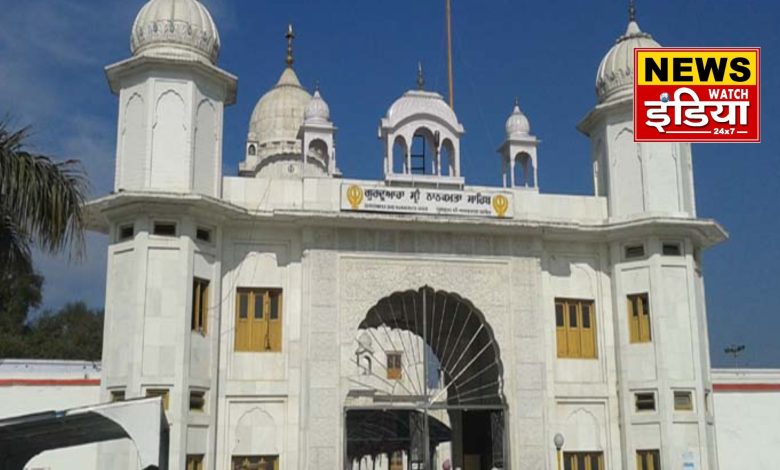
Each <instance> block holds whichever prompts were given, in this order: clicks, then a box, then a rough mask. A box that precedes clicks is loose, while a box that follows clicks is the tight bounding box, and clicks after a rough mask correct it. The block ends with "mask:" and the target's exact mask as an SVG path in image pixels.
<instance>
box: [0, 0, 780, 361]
mask: <svg viewBox="0 0 780 470" xmlns="http://www.w3.org/2000/svg"><path fill="white" fill-rule="evenodd" d="M205 3H206V4H207V5H208V6H209V8H210V9H211V11H212V12H213V14H214V17H215V19H216V21H217V23H218V26H219V28H220V32H221V35H222V43H223V47H222V55H221V58H220V66H221V67H223V68H224V69H226V70H228V71H230V72H232V73H234V74H236V75H237V76H238V77H239V95H238V103H237V104H236V105H235V106H233V107H231V108H228V110H227V113H226V116H225V146H224V161H225V172H226V174H235V172H236V168H237V163H238V161H239V159H240V156H241V155H242V152H243V146H244V139H245V137H246V132H247V125H248V121H249V116H250V114H251V112H252V108H253V107H254V104H255V102H256V101H257V99H258V98H259V97H260V96H261V95H262V94H263V93H264V92H265V91H267V90H268V89H269V88H270V87H271V86H272V85H273V84H274V83H275V81H276V79H277V78H278V76H279V74H280V73H281V71H282V68H283V66H284V53H285V43H284V37H283V36H284V31H285V27H286V24H287V23H288V22H292V23H294V24H295V28H296V32H297V34H298V40H297V41H296V52H295V56H296V70H297V72H298V75H299V77H300V79H301V81H302V82H303V84H304V85H305V86H307V87H308V88H310V89H311V88H313V87H314V84H315V82H316V81H318V80H319V81H320V83H321V86H322V92H323V95H324V97H325V98H326V99H327V100H328V102H329V103H330V106H331V111H332V115H333V119H334V121H335V123H336V125H337V126H338V127H339V134H338V140H337V145H338V157H339V165H340V167H341V169H342V170H343V171H344V173H345V175H347V176H349V177H365V178H378V177H380V175H381V148H380V145H379V143H378V141H377V139H376V126H377V123H378V120H379V119H380V118H381V117H382V115H383V114H384V113H385V111H386V110H387V107H388V106H389V105H390V103H392V101H393V100H394V99H395V98H396V97H398V96H399V95H400V94H401V93H402V92H403V91H405V90H406V89H408V88H411V87H413V85H414V81H415V68H416V64H417V61H418V60H420V61H422V62H423V64H424V65H425V70H426V78H427V84H428V88H430V89H436V90H439V91H442V92H444V91H446V90H445V88H446V68H445V55H444V45H445V43H444V20H443V17H444V0H394V1H392V2H379V1H365V0H352V1H346V0H332V1H318V2H313V1H303V0H285V1H270V0H254V1H247V0H242V1H239V0H208V1H206V2H205ZM142 4H143V2H142V0H123V1H106V0H26V1H24V2H19V1H16V0H0V11H2V12H3V15H1V16H0V114H6V113H9V114H10V115H11V116H13V117H14V118H15V120H16V122H17V123H18V124H20V125H24V124H32V125H33V126H34V136H33V143H34V144H35V147H36V150H38V151H41V152H45V153H49V154H52V155H56V156H61V157H75V158H80V159H82V160H83V161H84V162H85V164H86V166H87V168H88V170H89V172H90V176H91V180H92V187H93V192H94V194H95V195H102V194H105V193H107V192H108V191H110V189H111V187H112V181H113V167H114V152H115V139H116V109H117V102H116V99H115V98H114V97H113V96H112V95H111V94H110V92H109V90H108V87H107V85H106V82H105V77H104V75H103V66H105V65H107V64H110V63H113V62H116V61H119V60H121V59H124V58H126V57H128V55H129V49H128V43H129V31H130V26H131V24H132V21H133V18H134V17H135V14H136V12H137V11H138V10H139V9H140V8H141V6H142ZM454 9H455V18H454V27H455V34H456V39H455V52H456V54H455V55H456V62H455V73H456V111H457V112H458V115H459V117H460V120H461V121H462V122H463V123H464V125H465V127H466V130H467V135H466V136H465V138H464V140H463V143H462V151H463V168H462V170H463V173H464V174H465V175H466V178H467V182H468V183H471V184H493V185H497V184H499V182H500V180H499V161H498V157H497V155H496V153H495V149H496V148H497V147H498V146H499V144H500V140H501V138H502V134H503V125H504V121H505V119H506V117H507V115H508V114H509V112H510V111H511V107H512V102H513V100H514V97H515V96H517V97H518V98H519V99H520V103H521V106H522V108H523V110H524V111H525V113H526V114H527V115H528V116H529V118H530V120H531V126H532V129H533V131H534V133H535V134H536V135H537V136H539V137H540V138H541V139H542V140H543V143H542V145H541V148H540V163H539V166H540V168H539V180H540V185H541V188H542V191H544V192H554V193H576V194H589V193H591V192H592V187H591V186H592V184H591V181H592V180H591V173H590V155H589V143H588V140H587V139H586V138H585V137H584V136H582V135H580V134H579V133H578V132H577V131H576V129H575V125H576V124H577V122H578V121H579V120H580V119H581V118H582V117H583V116H585V114H586V113H587V112H588V110H589V109H590V108H591V107H592V106H593V105H594V103H595V94H594V78H595V74H596V68H597V66H598V64H599V61H600V60H601V57H602V56H603V55H604V53H605V52H606V51H607V50H608V49H609V47H610V46H611V45H612V44H613V43H614V41H615V39H616V38H617V37H618V36H619V35H620V34H622V33H623V31H624V30H625V27H626V2H623V1H616V0H609V1H607V0H598V1H582V2H561V1H557V2H541V1H533V2H532V1H519V0H491V1H489V2H485V1H475V0H471V1H467V0H455V1H454ZM638 19H639V24H640V26H641V27H642V29H643V30H645V31H647V32H649V33H651V34H653V36H654V37H655V38H656V40H658V41H659V42H660V43H661V44H662V45H667V46H761V47H763V57H762V59H763V60H762V87H761V89H762V105H763V106H762V128H763V133H762V136H763V143H761V144H732V145H712V144H710V145H695V146H694V162H695V169H694V171H695V181H696V196H697V203H698V210H699V214H700V216H702V217H711V218H715V219H717V220H718V221H720V222H721V223H722V224H723V225H724V226H725V227H726V229H727V230H728V231H729V232H730V234H731V239H730V240H729V241H728V242H727V243H725V244H723V245H721V246H718V247H715V248H713V249H712V250H710V251H708V252H707V253H706V254H705V257H704V261H705V265H704V269H705V271H704V273H705V281H706V288H707V303H708V310H709V319H710V340H711V344H712V351H713V354H712V359H713V363H714V364H715V365H729V364H731V362H730V360H729V359H728V358H727V357H725V356H724V354H723V352H722V351H723V348H724V347H725V346H726V345H728V344H729V343H732V342H735V343H744V344H746V345H747V346H748V349H747V354H746V355H745V356H744V359H743V363H745V362H746V363H747V364H748V365H753V366H774V367H780V341H777V334H776V331H777V330H778V329H780V309H779V308H778V302H777V297H776V296H777V295H778V293H779V292H780V271H779V270H778V265H780V241H778V240H780V237H779V236H778V235H777V234H778V233H779V232H780V220H779V218H778V215H780V200H779V199H780V159H779V158H778V157H780V155H779V154H780V142H778V132H777V131H778V130H780V111H778V105H779V104H780V60H779V59H780V55H779V54H778V49H779V48H780V32H779V31H780V27H778V25H780V6H778V4H777V2H776V0H746V1H742V2H734V1H726V0H712V1H707V2H704V1H701V0H695V1H694V0H690V1H687V0H655V1H652V2H651V1H647V0H644V1H643V0H639V3H638ZM89 241H90V249H89V253H88V258H87V260H86V261H85V262H84V263H82V264H80V265H68V264H67V263H66V262H65V261H63V260H59V259H50V258H46V257H38V267H39V269H40V270H41V271H42V272H43V273H44V274H45V276H46V285H45V303H46V306H47V307H51V308H54V307H58V306H60V305H62V304H63V303H65V302H67V301H71V300H79V299H84V300H86V301H87V302H88V303H89V304H91V305H94V306H101V305H102V303H103V298H104V288H105V247H106V240H105V239H104V237H100V236H90V239H89Z"/></svg>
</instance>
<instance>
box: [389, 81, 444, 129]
mask: <svg viewBox="0 0 780 470" xmlns="http://www.w3.org/2000/svg"><path fill="white" fill-rule="evenodd" d="M418 114H428V115H431V116H436V117H438V118H440V119H442V120H444V121H445V122H447V123H449V124H450V125H452V126H453V127H455V128H457V127H459V124H458V117H457V116H456V115H455V111H453V110H452V108H450V105H448V104H447V102H446V101H444V98H443V97H442V96H441V95H440V94H438V93H435V92H431V91H422V90H410V91H407V92H406V93H404V94H403V96H401V97H400V98H398V99H397V100H396V101H395V103H393V105H392V106H390V109H389V110H388V111H387V120H388V121H389V122H390V123H392V124H391V125H395V124H396V123H400V122H401V121H403V120H405V119H406V118H408V117H410V116H414V115H418Z"/></svg>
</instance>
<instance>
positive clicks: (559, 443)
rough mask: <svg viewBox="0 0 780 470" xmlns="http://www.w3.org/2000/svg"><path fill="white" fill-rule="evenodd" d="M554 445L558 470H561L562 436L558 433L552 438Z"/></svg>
mask: <svg viewBox="0 0 780 470" xmlns="http://www.w3.org/2000/svg"><path fill="white" fill-rule="evenodd" d="M553 443H554V444H555V455H556V458H557V460H558V470H561V449H563V434H561V433H558V434H556V435H555V437H553Z"/></svg>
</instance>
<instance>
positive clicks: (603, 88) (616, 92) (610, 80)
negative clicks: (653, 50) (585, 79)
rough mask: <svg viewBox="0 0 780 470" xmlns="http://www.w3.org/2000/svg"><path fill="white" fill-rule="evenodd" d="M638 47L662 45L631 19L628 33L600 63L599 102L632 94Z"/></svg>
mask: <svg viewBox="0 0 780 470" xmlns="http://www.w3.org/2000/svg"><path fill="white" fill-rule="evenodd" d="M637 47H661V45H660V44H658V43H657V42H656V41H655V40H654V39H653V37H652V36H650V35H649V34H647V33H644V32H642V30H641V29H639V25H638V24H637V22H636V21H630V22H629V23H628V28H627V29H626V34H624V35H623V36H621V37H619V38H618V40H617V42H616V43H615V45H614V46H612V49H610V50H609V52H607V55H605V56H604V59H602V61H601V65H599V70H598V73H597V74H596V94H597V95H598V99H599V103H603V102H605V101H612V100H616V99H619V98H624V97H627V96H631V94H632V93H633V88H634V49H636V48H637Z"/></svg>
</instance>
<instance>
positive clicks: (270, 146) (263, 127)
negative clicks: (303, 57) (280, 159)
mask: <svg viewBox="0 0 780 470" xmlns="http://www.w3.org/2000/svg"><path fill="white" fill-rule="evenodd" d="M311 99H312V97H311V95H310V94H309V93H308V92H307V91H306V90H304V89H303V87H302V86H301V83H300V82H299V81H298V77H297V76H296V75H295V71H293V69H292V67H287V68H286V69H285V70H284V72H282V76H281V77H279V82H277V84H276V86H274V87H273V88H272V89H271V91H269V92H268V93H266V94H265V95H263V97H262V98H260V101H258V102H257V105H256V106H255V110H254V112H253V113H252V119H251V121H250V123H249V139H248V140H250V141H256V142H257V143H258V144H259V145H260V152H259V154H258V155H259V156H260V157H261V158H263V157H265V156H269V155H278V154H283V153H290V152H295V151H300V149H299V148H298V147H299V146H298V145H297V142H298V131H300V129H301V125H302V124H303V115H304V112H305V110H306V106H307V105H308V104H309V101H311Z"/></svg>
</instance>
